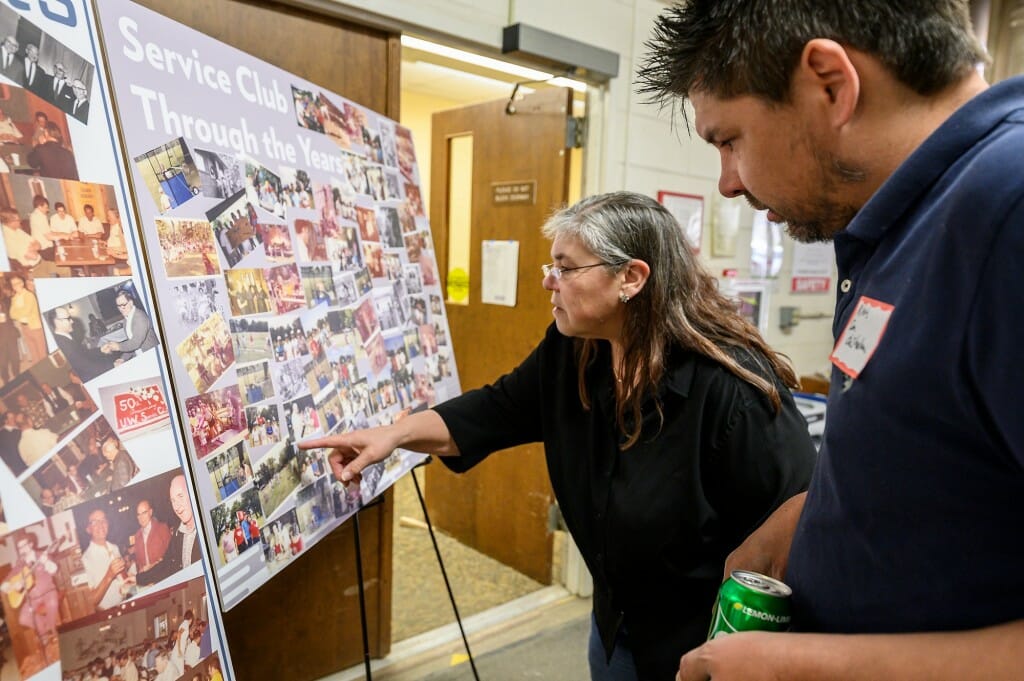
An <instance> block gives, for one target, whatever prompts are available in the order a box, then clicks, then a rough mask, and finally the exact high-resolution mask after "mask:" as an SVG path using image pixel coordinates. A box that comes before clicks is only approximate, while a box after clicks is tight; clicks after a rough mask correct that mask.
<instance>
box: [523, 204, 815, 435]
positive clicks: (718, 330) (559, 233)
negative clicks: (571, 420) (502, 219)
mask: <svg viewBox="0 0 1024 681" xmlns="http://www.w3.org/2000/svg"><path fill="white" fill-rule="evenodd" d="M542 231H543V233H544V236H546V237H548V238H549V239H551V240H554V239H557V238H572V239H576V240H578V241H579V242H580V243H581V244H582V245H583V246H584V247H586V248H587V250H589V251H590V252H591V253H593V254H594V255H595V256H596V257H597V258H598V259H599V260H601V261H602V262H604V263H607V264H606V265H605V267H606V268H607V269H608V270H609V271H610V272H612V273H614V272H618V271H621V270H622V269H623V268H625V267H627V266H628V264H629V262H630V261H632V260H642V261H643V262H645V263H647V265H648V267H649V268H650V274H649V275H648V277H647V281H646V282H645V283H644V286H643V288H642V289H641V290H640V291H639V292H638V293H637V294H635V295H634V296H633V297H632V298H627V299H625V300H623V304H624V305H625V318H624V321H623V325H622V334H621V337H620V338H619V342H620V343H621V346H622V366H621V367H620V369H621V370H622V375H624V376H635V377H636V381H635V383H632V384H630V383H627V382H623V383H621V384H619V385H620V387H619V391H620V392H619V394H618V395H617V397H618V399H617V407H616V410H617V415H616V416H617V421H618V423H619V426H620V428H622V429H623V432H626V433H627V441H626V445H625V446H626V447H629V446H631V445H632V444H634V443H635V442H636V440H637V439H638V438H639V436H640V432H639V428H640V425H639V424H640V423H641V418H640V406H641V403H642V401H643V399H644V398H645V396H647V395H650V394H656V392H655V391H656V388H657V385H658V382H659V381H660V379H661V377H662V375H663V373H664V371H665V368H666V363H667V358H668V355H669V353H670V352H672V351H673V348H681V349H682V350H683V351H690V352H695V353H697V354H700V355H703V356H705V357H708V358H710V359H712V360H714V361H716V362H718V363H719V364H721V365H722V366H723V367H725V368H726V369H727V370H728V371H730V372H731V373H733V374H735V375H736V376H738V377H739V378H741V379H742V380H744V381H746V382H748V383H750V384H751V385H753V386H755V387H756V388H757V389H758V390H760V391H761V392H762V393H763V394H764V395H765V396H766V398H767V399H769V400H770V401H771V402H772V404H773V405H774V407H775V408H776V410H777V409H779V408H780V404H781V403H780V398H779V392H778V388H777V386H776V383H777V382H778V381H779V380H781V381H782V382H783V383H784V384H786V385H789V386H791V387H795V384H796V376H795V375H794V373H793V370H792V368H791V367H789V365H788V364H787V363H786V362H785V361H784V360H783V358H782V357H781V356H779V355H778V354H777V353H775V352H774V351H773V350H772V349H771V348H770V347H768V345H767V344H766V343H765V342H764V339H762V338H761V336H760V334H759V333H758V331H757V329H756V328H755V327H754V326H753V325H752V324H751V323H750V322H748V321H747V320H746V319H744V318H743V317H742V316H740V314H739V313H738V312H737V310H736V303H735V301H733V300H731V299H730V298H727V297H726V296H724V295H723V294H722V293H721V292H720V291H719V290H718V282H717V281H716V280H715V278H714V277H712V276H711V275H710V274H709V273H708V272H707V271H706V270H705V269H704V267H703V266H702V265H701V263H700V261H699V260H698V259H697V256H696V255H695V254H694V252H693V249H692V247H691V245H690V244H689V243H688V242H687V240H686V237H685V236H684V234H683V229H682V227H680V226H679V223H678V222H677V221H676V219H675V218H674V217H672V214H671V213H669V212H668V210H666V209H665V207H664V206H662V205H661V204H660V203H658V202H657V201H655V200H654V199H652V198H651V197H649V196H644V195H642V194H637V193H634V192H624V191H623V192H612V193H610V194H600V195H597V196H591V197H587V198H585V199H583V200H581V201H579V202H578V203H576V204H575V205H572V206H569V207H567V208H562V209H560V210H558V211H556V212H555V213H554V214H553V215H552V216H551V217H550V218H548V220H547V221H546V222H545V223H544V226H543V227H542ZM596 352H597V342H596V341H594V340H583V341H580V352H579V388H580V399H581V400H582V401H583V404H584V406H589V397H588V392H587V389H586V385H585V381H584V370H585V368H586V365H587V363H589V361H590V360H591V359H592V358H593V357H594V355H595V353H596ZM765 360H766V361H765ZM766 367H770V369H771V371H770V372H766ZM752 369H753V370H752ZM771 374H774V376H773V375H771ZM776 377H777V378H776ZM627 412H628V413H629V414H630V415H631V418H627V417H626V415H627ZM630 421H631V422H632V424H633V427H632V429H631V431H630V432H627V431H626V430H625V424H626V423H627V422H630Z"/></svg>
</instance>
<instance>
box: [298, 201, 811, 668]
mask: <svg viewBox="0 0 1024 681" xmlns="http://www.w3.org/2000/svg"><path fill="white" fill-rule="evenodd" d="M544 234H545V236H547V237H548V238H550V239H552V246H551V254H552V257H553V259H554V262H553V263H552V264H550V265H545V266H544V280H543V283H544V288H546V289H547V290H549V291H550V292H551V302H552V305H553V307H554V309H553V314H554V318H555V321H554V324H553V325H552V326H551V327H549V328H548V331H547V334H546V335H545V337H544V339H543V340H542V341H541V343H540V345H538V346H537V347H536V348H535V349H534V351H533V352H532V353H531V354H530V356H529V357H527V358H526V359H525V360H524V361H523V363H522V364H520V365H519V366H518V367H517V368H516V369H514V370H513V371H512V372H511V373H509V374H506V375H505V376H503V377H501V378H500V379H498V381H497V382H495V383H494V384H493V385H491V386H488V387H485V388H482V389H478V390H472V391H469V392H467V393H465V394H463V395H461V396H459V397H456V398H454V399H452V400H449V401H447V402H445V403H443V404H440V405H438V406H436V407H435V408H434V409H432V410H429V411H423V412H419V413H416V414H413V415H411V416H408V417H406V418H403V419H401V420H399V421H396V422H395V423H394V424H392V425H388V426H384V427H380V428H374V429H370V430H365V431H355V432H350V433H346V434H343V435H338V436H333V437H327V438H321V439H317V440H313V441H310V442H306V443H303V444H301V445H300V447H303V448H310V447H331V448H333V451H332V452H331V454H330V461H331V465H332V468H333V470H334V474H335V476H336V477H338V478H339V479H340V480H341V481H343V482H347V481H349V480H352V479H357V476H358V475H359V472H360V471H361V470H363V469H364V468H365V467H366V466H367V465H369V464H371V463H374V462H377V461H381V460H382V459H384V458H385V457H387V456H388V455H389V454H390V453H391V452H392V450H394V449H395V448H397V447H402V448H405V449H410V450H413V451H420V452H430V453H433V454H437V455H439V456H441V457H442V459H441V460H442V461H443V462H444V463H445V464H446V465H448V466H449V467H450V468H452V469H453V470H456V471H464V470H467V469H468V468H470V467H472V466H473V465H475V464H477V463H479V462H480V461H481V460H483V459H484V458H485V457H486V456H487V455H488V454H490V453H491V452H493V451H496V450H499V449H504V448H506V447H511V446H513V445H519V444H523V443H527V442H538V441H539V442H543V443H544V446H545V450H546V458H547V465H548V473H549V475H550V477H551V484H552V487H553V489H554V491H555V496H556V497H557V499H558V503H559V506H560V509H561V511H562V514H563V516H564V517H565V521H566V524H567V525H568V527H569V530H570V532H571V533H572V535H573V538H574V539H575V541H576V544H577V545H578V546H579V549H580V551H581V553H582V555H583V557H584V559H585V560H586V562H587V565H588V567H589V568H590V572H591V574H592V575H593V578H594V616H593V625H592V629H591V644H590V654H589V658H590V668H591V676H592V678H593V679H595V680H596V679H600V680H604V679H609V680H614V681H626V680H629V681H636V680H637V679H671V678H672V677H673V675H674V674H675V671H676V670H677V669H678V665H679V657H680V656H681V655H682V654H683V653H685V652H686V651H687V650H689V649H690V648H693V647H695V646H697V645H699V644H700V643H702V642H703V641H704V639H705V637H706V636H707V631H708V625H709V619H710V613H711V605H712V602H713V600H714V597H715V593H716V591H717V589H718V586H719V584H720V582H721V577H722V571H723V565H724V560H725V556H726V555H727V554H728V553H729V552H730V551H731V550H732V549H733V548H735V547H736V546H737V545H738V544H739V543H740V542H741V541H742V540H743V538H744V537H745V536H746V535H747V534H748V533H749V532H750V531H752V530H753V529H754V528H756V527H757V526H758V525H759V524H760V523H761V521H762V520H764V519H765V518H766V517H767V516H768V515H769V514H770V513H771V512H772V510H773V509H774V508H776V507H777V506H778V505H779V504H781V503H782V502H783V501H784V500H785V499H787V498H789V496H791V495H792V494H795V493H797V492H799V491H801V490H803V489H805V488H806V485H807V482H808V480H809V478H810V473H811V468H812V466H813V462H814V456H815V453H814V448H813V445H812V444H811V441H810V437H809V436H808V434H807V427H806V423H805V422H804V419H803V417H802V416H801V415H800V413H799V411H798V410H797V408H796V406H795V404H794V402H793V399H792V396H791V395H790V393H789V391H788V390H787V386H794V385H795V384H796V379H795V376H794V374H793V371H792V370H791V369H790V368H789V367H788V366H787V365H786V364H785V363H784V361H783V359H782V358H781V357H779V356H778V355H777V354H776V353H775V352H773V351H772V350H771V349H770V348H769V347H768V346H767V345H766V344H765V342H764V341H763V340H762V339H761V337H760V336H759V335H758V333H757V330H756V329H755V328H754V327H753V326H752V325H750V324H749V323H748V322H747V321H745V320H744V319H743V318H742V317H740V316H739V314H737V312H736V309H735V305H734V303H733V301H732V300H730V299H729V298H726V297H725V296H723V295H722V294H721V293H719V291H718V289H717V287H716V282H715V280H714V278H713V277H711V276H710V275H709V274H707V273H706V272H705V271H704V270H703V269H702V268H701V266H700V265H699V263H698V261H697V260H696V258H695V257H694V255H693V254H692V252H691V250H690V248H689V246H688V245H687V243H686V241H685V239H684V237H683V235H682V230H681V228H680V227H679V225H678V224H677V223H676V222H675V220H674V219H673V218H672V216H671V215H670V214H669V213H668V212H667V211H666V210H665V209H664V208H663V207H662V206H661V205H660V204H658V203H657V202H656V201H654V200H652V199H650V198H648V197H645V196H640V195H637V194H632V193H627V192H620V193H614V194H607V195H602V196H595V197H591V198H587V199H584V200H583V201H581V202H579V203H578V204H576V205H575V206H573V207H571V208H567V209H564V210H561V211H559V212H557V213H556V214H555V215H554V216H552V217H551V218H550V219H549V220H548V222H547V223H546V224H545V225H544Z"/></svg>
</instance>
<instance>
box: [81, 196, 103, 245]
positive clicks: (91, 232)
mask: <svg viewBox="0 0 1024 681" xmlns="http://www.w3.org/2000/svg"><path fill="white" fill-rule="evenodd" d="M82 213H83V216H82V217H81V218H80V219H79V220H78V231H79V232H81V233H82V235H83V236H86V237H92V238H96V239H98V238H102V237H103V223H102V222H101V221H100V219H99V218H98V217H96V209H95V208H93V207H92V204H88V203H87V204H85V205H84V206H82Z"/></svg>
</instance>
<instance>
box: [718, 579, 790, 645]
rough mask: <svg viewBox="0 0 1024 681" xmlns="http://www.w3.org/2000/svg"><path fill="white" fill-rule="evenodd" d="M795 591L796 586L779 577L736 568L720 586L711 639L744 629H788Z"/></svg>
mask: <svg viewBox="0 0 1024 681" xmlns="http://www.w3.org/2000/svg"><path fill="white" fill-rule="evenodd" d="M792 595H793V590H792V589H790V588H789V587H788V586H786V585H785V584H783V583H782V582H780V581H779V580H777V579H772V578H771V577H766V576H765V575H761V574H758V573H756V572H750V571H748V570H733V571H732V574H731V575H729V579H727V580H725V583H724V584H722V587H721V588H720V589H719V590H718V601H716V602H715V612H714V616H713V617H712V619H711V629H710V630H709V631H708V640H711V639H713V638H716V637H718V636H722V635H724V634H735V633H736V632H740V631H786V630H787V629H789V619H790V614H789V597H790V596H792Z"/></svg>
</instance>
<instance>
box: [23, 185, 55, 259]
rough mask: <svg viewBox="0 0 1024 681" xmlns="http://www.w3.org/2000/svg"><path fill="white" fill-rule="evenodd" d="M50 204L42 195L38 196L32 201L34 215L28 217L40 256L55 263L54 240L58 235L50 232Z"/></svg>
mask: <svg viewBox="0 0 1024 681" xmlns="http://www.w3.org/2000/svg"><path fill="white" fill-rule="evenodd" d="M49 215H50V202H49V200H48V199H47V198H46V197H45V196H42V195H39V194H36V195H35V197H33V199H32V213H30V214H29V216H28V222H29V229H30V230H31V233H32V238H33V239H35V241H36V243H38V244H39V249H38V250H39V255H40V256H41V257H42V258H43V259H44V260H49V261H51V262H52V261H53V239H54V238H55V237H57V236H58V235H55V234H53V233H51V232H50V218H49Z"/></svg>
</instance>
